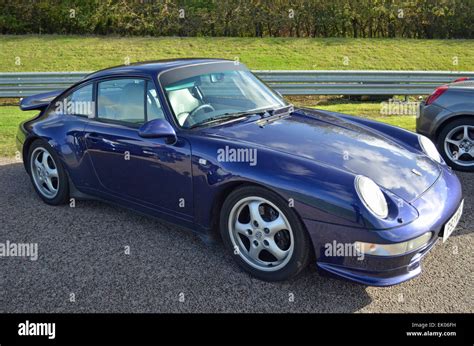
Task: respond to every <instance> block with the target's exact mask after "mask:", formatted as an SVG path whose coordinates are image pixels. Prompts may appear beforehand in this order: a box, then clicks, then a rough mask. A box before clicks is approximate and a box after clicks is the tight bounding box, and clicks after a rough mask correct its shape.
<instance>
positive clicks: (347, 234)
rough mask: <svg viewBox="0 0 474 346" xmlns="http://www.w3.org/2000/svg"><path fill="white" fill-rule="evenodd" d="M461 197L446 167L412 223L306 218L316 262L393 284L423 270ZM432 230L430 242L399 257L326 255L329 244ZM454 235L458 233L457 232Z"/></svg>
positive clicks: (344, 274)
mask: <svg viewBox="0 0 474 346" xmlns="http://www.w3.org/2000/svg"><path fill="white" fill-rule="evenodd" d="M461 200H462V190H461V184H460V182H459V179H458V178H457V177H456V175H455V174H454V173H453V172H452V171H451V169H450V168H449V167H447V166H443V168H442V172H441V174H440V176H439V178H438V179H437V181H436V182H435V183H434V184H433V185H432V186H431V187H430V188H429V189H428V190H427V191H425V192H424V193H423V194H422V195H421V196H419V197H418V198H417V199H416V200H414V201H413V202H412V203H411V205H413V206H414V207H415V208H416V209H417V210H418V212H419V217H418V218H417V219H416V220H414V221H413V222H411V223H409V224H406V225H403V226H400V227H395V228H391V229H387V230H367V229H362V228H351V227H347V226H340V225H334V224H328V223H324V222H320V221H315V220H310V219H304V223H305V225H306V228H307V230H308V232H309V234H310V237H311V239H312V242H313V246H314V250H315V254H316V264H317V266H318V268H319V269H321V270H322V272H323V273H329V274H332V275H335V276H337V277H341V278H344V279H348V280H351V281H355V282H358V283H361V284H364V285H369V286H392V285H396V284H399V283H401V282H404V281H406V280H409V279H411V278H414V277H415V276H417V275H418V274H420V273H421V259H422V258H423V257H424V256H425V255H426V254H427V253H428V252H429V250H430V249H431V248H432V247H433V246H434V245H435V243H436V242H437V240H438V238H439V237H440V236H442V232H443V226H444V224H445V223H446V222H447V221H448V220H449V219H450V218H451V216H453V214H454V213H455V212H456V210H457V208H458V207H459V205H460V203H461ZM428 231H431V232H433V236H432V238H431V239H430V241H429V242H428V243H427V244H426V245H424V246H423V247H421V248H419V249H416V250H414V251H412V252H409V253H405V254H402V255H397V256H386V257H385V256H373V255H364V256H359V255H358V254H354V255H353V256H333V255H331V256H327V255H326V244H333V245H334V242H336V244H337V243H341V244H354V242H356V241H363V242H369V243H377V244H393V243H399V242H404V241H408V240H411V239H414V238H416V237H418V236H420V235H422V234H424V233H425V232H428ZM454 235H455V234H454Z"/></svg>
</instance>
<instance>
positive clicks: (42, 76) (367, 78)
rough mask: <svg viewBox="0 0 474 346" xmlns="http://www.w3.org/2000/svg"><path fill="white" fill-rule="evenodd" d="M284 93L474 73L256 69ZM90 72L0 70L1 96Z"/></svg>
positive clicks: (431, 81)
mask: <svg viewBox="0 0 474 346" xmlns="http://www.w3.org/2000/svg"><path fill="white" fill-rule="evenodd" d="M253 72H254V73H255V74H256V75H257V76H259V77H260V78H261V79H262V80H263V81H265V82H267V83H268V84H269V85H270V86H271V87H273V88H274V89H275V90H277V91H279V92H280V93H281V94H283V95H427V94H430V93H431V92H432V91H433V90H434V89H435V88H436V87H438V86H439V85H442V84H445V83H450V82H452V81H454V80H455V79H457V78H460V77H470V78H474V72H450V71H296V70H295V71H253ZM88 73H90V72H19V73H16V72H13V73H10V72H7V73H3V72H0V97H24V96H29V95H34V94H38V93H42V92H48V91H53V90H58V89H65V88H67V87H68V86H70V85H71V84H73V83H75V82H77V81H79V80H81V79H82V78H83V77H84V76H86V75H87V74H88Z"/></svg>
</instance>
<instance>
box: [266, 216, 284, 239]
mask: <svg viewBox="0 0 474 346" xmlns="http://www.w3.org/2000/svg"><path fill="white" fill-rule="evenodd" d="M263 227H265V228H268V230H269V231H270V232H269V233H268V234H269V235H275V234H276V233H278V232H279V231H281V230H284V229H286V224H285V220H283V218H282V217H281V215H278V217H277V218H276V219H275V220H273V221H268V222H264V224H263Z"/></svg>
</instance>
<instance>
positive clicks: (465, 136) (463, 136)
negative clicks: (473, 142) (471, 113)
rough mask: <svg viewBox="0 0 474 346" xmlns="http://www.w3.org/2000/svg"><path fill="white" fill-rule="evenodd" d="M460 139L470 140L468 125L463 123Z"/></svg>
mask: <svg viewBox="0 0 474 346" xmlns="http://www.w3.org/2000/svg"><path fill="white" fill-rule="evenodd" d="M462 139H467V140H470V138H469V126H467V125H465V126H464V128H463V135H462Z"/></svg>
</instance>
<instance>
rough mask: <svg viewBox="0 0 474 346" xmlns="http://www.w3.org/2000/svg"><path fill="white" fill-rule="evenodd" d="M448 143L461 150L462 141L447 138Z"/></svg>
mask: <svg viewBox="0 0 474 346" xmlns="http://www.w3.org/2000/svg"><path fill="white" fill-rule="evenodd" d="M446 142H447V143H449V144H453V145H455V146H457V147H458V148H459V145H460V144H461V141H455V140H454V139H450V138H446Z"/></svg>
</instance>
